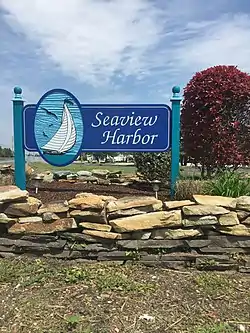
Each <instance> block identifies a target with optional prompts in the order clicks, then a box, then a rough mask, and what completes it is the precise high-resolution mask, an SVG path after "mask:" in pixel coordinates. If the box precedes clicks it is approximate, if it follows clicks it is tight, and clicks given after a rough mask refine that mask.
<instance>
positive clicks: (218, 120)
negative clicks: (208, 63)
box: [181, 66, 250, 174]
mask: <svg viewBox="0 0 250 333" xmlns="http://www.w3.org/2000/svg"><path fill="white" fill-rule="evenodd" d="M249 120H250V75H248V74H247V73H244V72H242V71H240V70H239V69H238V68H237V67H235V66H215V67H211V68H208V69H206V70H203V71H201V72H199V73H196V74H195V75H194V77H193V78H192V79H191V80H190V82H189V83H188V85H187V86H186V88H185V90H184V100H183V108H182V116H181V122H182V136H183V143H184V152H185V154H187V155H188V156H190V157H192V158H193V159H194V160H195V162H196V163H201V165H202V169H203V173H204V172H205V170H206V171H207V173H208V174H210V173H211V171H212V170H214V169H217V168H222V167H225V166H226V165H233V166H235V167H237V166H238V165H240V164H248V163H249V162H250V126H249V125H250V122H249Z"/></svg>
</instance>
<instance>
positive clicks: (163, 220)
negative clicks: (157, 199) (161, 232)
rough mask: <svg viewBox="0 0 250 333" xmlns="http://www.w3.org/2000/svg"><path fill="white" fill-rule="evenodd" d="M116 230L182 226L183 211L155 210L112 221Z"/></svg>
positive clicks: (128, 230) (126, 230) (125, 230)
mask: <svg viewBox="0 0 250 333" xmlns="http://www.w3.org/2000/svg"><path fill="white" fill-rule="evenodd" d="M110 225H111V226H112V227H113V228H114V230H115V231H116V232H131V231H137V230H144V229H153V228H164V227H177V226H181V211H170V212H165V211H161V212H155V213H148V214H143V215H135V216H131V217H124V218H119V219H116V220H112V221H110Z"/></svg>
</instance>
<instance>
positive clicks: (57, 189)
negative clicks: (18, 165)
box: [27, 181, 169, 203]
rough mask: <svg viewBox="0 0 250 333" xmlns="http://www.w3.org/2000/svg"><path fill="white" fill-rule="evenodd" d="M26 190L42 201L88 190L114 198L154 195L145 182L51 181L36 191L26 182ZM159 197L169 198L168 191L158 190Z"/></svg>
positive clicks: (70, 196) (30, 183)
mask: <svg viewBox="0 0 250 333" xmlns="http://www.w3.org/2000/svg"><path fill="white" fill-rule="evenodd" d="M27 190H28V191H29V193H30V195H31V196H34V197H36V198H38V199H40V200H41V201H42V202H43V203H47V202H51V201H52V200H53V201H58V200H70V199H72V198H74V197H75V195H76V194H77V193H81V192H88V193H94V194H97V195H109V196H114V197H116V198H122V197H126V196H154V195H155V194H154V192H153V191H152V189H151V188H150V186H148V185H147V184H140V185H134V186H133V187H130V186H122V185H114V184H112V185H97V184H85V183H81V182H75V183H71V182H66V181H62V182H61V181H58V182H57V181H54V182H52V183H47V184H41V185H40V186H39V190H38V193H37V194H36V193H35V185H34V183H32V182H29V183H28V184H27ZM158 195H159V199H161V200H166V199H168V198H169V192H168V191H167V190H166V191H160V192H159V193H158Z"/></svg>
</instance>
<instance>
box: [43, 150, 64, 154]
mask: <svg viewBox="0 0 250 333" xmlns="http://www.w3.org/2000/svg"><path fill="white" fill-rule="evenodd" d="M43 154H45V155H64V154H65V153H61V152H59V151H50V150H48V151H46V150H43Z"/></svg>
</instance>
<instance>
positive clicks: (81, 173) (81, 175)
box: [77, 170, 92, 177]
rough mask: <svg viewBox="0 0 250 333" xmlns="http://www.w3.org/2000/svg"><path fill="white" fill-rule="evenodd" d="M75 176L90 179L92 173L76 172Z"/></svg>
mask: <svg viewBox="0 0 250 333" xmlns="http://www.w3.org/2000/svg"><path fill="white" fill-rule="evenodd" d="M77 175H78V176H79V177H91V176H92V172H90V171H86V170H81V171H78V172H77Z"/></svg>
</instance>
